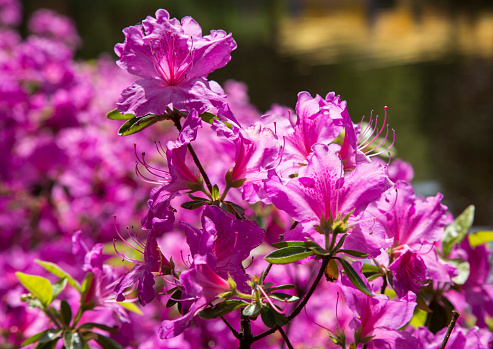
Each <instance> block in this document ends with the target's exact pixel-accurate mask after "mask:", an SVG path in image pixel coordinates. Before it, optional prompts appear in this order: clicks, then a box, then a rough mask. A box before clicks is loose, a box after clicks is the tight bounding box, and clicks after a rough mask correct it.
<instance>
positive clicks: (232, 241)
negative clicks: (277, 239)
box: [158, 206, 264, 339]
mask: <svg viewBox="0 0 493 349" xmlns="http://www.w3.org/2000/svg"><path fill="white" fill-rule="evenodd" d="M202 225H203V229H197V228H194V227H193V226H191V225H189V224H187V223H182V225H181V226H182V228H183V229H184V230H185V234H186V235H187V243H188V245H189V246H190V252H191V253H192V257H193V262H192V264H191V265H190V269H189V270H187V271H184V272H182V273H181V274H180V280H179V281H180V284H179V286H178V287H180V288H181V290H182V298H181V300H180V301H182V302H183V307H184V308H185V309H188V310H187V312H186V313H185V314H184V315H183V316H181V317H179V318H177V319H175V320H166V321H164V322H163V323H162V324H161V327H160V328H159V331H158V332H159V336H160V337H161V338H163V339H165V338H172V337H175V336H177V335H179V334H180V333H182V332H183V331H184V330H185V329H186V328H187V327H188V326H190V323H191V322H192V320H193V319H194V318H195V317H196V316H197V314H198V313H199V312H200V311H201V310H202V309H204V308H205V307H206V306H208V305H209V304H210V303H211V302H212V301H213V300H214V299H216V297H217V296H219V295H220V294H222V293H225V292H229V291H231V285H230V284H229V283H228V281H226V279H228V278H229V277H230V276H231V277H232V278H233V280H234V281H235V282H236V283H238V287H239V288H240V289H245V288H246V280H247V277H246V275H245V271H244V269H243V267H242V265H241V262H242V261H243V260H244V259H246V258H247V257H248V255H249V254H250V251H251V250H252V249H253V248H255V247H257V246H258V245H260V243H261V242H262V240H263V238H264V231H263V230H262V229H260V228H259V227H258V226H257V225H256V224H255V223H253V222H250V221H246V220H239V219H236V218H233V217H232V216H230V215H229V214H228V213H226V212H224V211H222V210H221V209H220V208H218V207H216V206H207V207H206V208H205V209H204V212H203V215H202Z"/></svg>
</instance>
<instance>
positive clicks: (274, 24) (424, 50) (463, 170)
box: [23, 0, 493, 227]
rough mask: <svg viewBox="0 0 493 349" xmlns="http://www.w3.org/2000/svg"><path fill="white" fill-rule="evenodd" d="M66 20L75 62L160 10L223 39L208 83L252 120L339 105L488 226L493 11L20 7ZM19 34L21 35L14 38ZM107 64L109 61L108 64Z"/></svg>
mask: <svg viewBox="0 0 493 349" xmlns="http://www.w3.org/2000/svg"><path fill="white" fill-rule="evenodd" d="M23 5H24V9H25V19H27V18H28V17H29V15H30V14H31V13H32V12H33V11H35V10H36V9H38V8H42V7H44V8H50V9H54V10H56V11H58V12H59V13H62V14H65V15H67V16H70V17H72V18H73V19H74V20H75V21H76V24H77V28H78V31H79V33H80V35H81V37H82V40H83V46H82V47H81V49H80V50H79V52H78V57H79V58H81V59H90V58H95V57H97V56H98V55H99V54H101V53H103V52H108V53H109V54H112V55H114V54H113V46H114V45H115V44H116V43H118V42H123V40H124V37H123V34H122V33H121V31H122V29H123V28H124V27H127V26H130V25H135V24H137V23H139V22H140V21H141V20H142V19H144V18H145V17H146V16H147V15H152V16H153V15H154V13H155V11H156V10H157V9H158V8H165V9H167V10H168V11H169V12H170V15H171V16H172V17H176V18H182V17H184V16H192V17H193V18H194V19H196V20H197V21H198V22H199V23H200V25H201V26H202V28H203V31H204V33H208V32H209V30H211V29H224V30H226V31H227V32H232V33H233V37H234V38H235V40H236V42H237V43H238V49H237V50H236V51H234V52H233V58H232V61H231V62H230V63H229V64H228V65H227V66H226V67H225V68H223V69H221V70H219V71H217V72H214V73H213V74H211V75H210V76H209V77H210V78H211V79H214V80H216V81H218V82H219V83H223V82H224V81H225V80H227V79H235V80H240V81H244V82H246V83H247V84H248V86H249V94H250V96H251V101H252V103H253V104H255V105H256V106H257V107H258V108H259V110H261V111H265V110H267V109H269V107H270V105H271V104H272V103H279V104H284V105H287V106H290V107H293V108H294V106H295V103H296V100H297V94H298V92H299V91H303V90H306V91H309V92H310V93H311V94H312V95H315V94H320V95H322V96H325V94H327V93H328V92H330V91H335V92H336V93H337V94H340V95H341V98H342V99H345V100H347V101H348V109H349V113H350V115H351V117H352V119H353V121H355V122H358V121H359V120H361V118H362V116H363V115H366V116H367V117H368V116H369V115H370V111H371V110H374V112H375V113H377V114H380V115H382V114H383V108H384V106H385V105H387V106H388V107H389V109H388V111H389V123H390V125H391V127H392V128H394V129H395V130H396V148H397V150H398V156H399V157H400V158H402V159H404V160H406V161H410V162H411V163H412V164H413V166H414V169H415V173H416V175H415V180H414V182H413V184H414V185H415V186H416V190H417V191H418V192H419V193H420V194H423V195H434V194H435V193H436V192H437V191H441V192H443V193H444V195H445V200H444V202H445V204H447V205H448V206H449V208H450V209H451V211H452V213H454V215H457V214H459V213H460V212H462V210H463V209H465V208H466V207H467V206H468V205H469V204H471V203H472V204H475V205H476V220H475V225H476V226H490V227H491V226H493V178H492V177H493V155H492V150H493V142H492V139H493V6H492V4H491V1H477V0H476V1H467V2H466V1H445V0H442V1H420V0H408V1H403V0H401V1H397V0H395V1H392V0H379V1H376V0H367V1H364V0H360V1H356V0H348V1H343V2H341V1H335V0H325V1H324V0H311V1H308V0H307V1H302V0H290V1H280V0H278V1H262V0H243V1H240V0H229V1H218V0H208V1H203V0H193V1H188V0H180V1H176V0H175V1H163V0H160V1H159V0H141V1H137V0H118V1H117V0H24V1H23ZM23 31H24V33H26V29H25V25H24V27H23ZM115 58H116V56H115Z"/></svg>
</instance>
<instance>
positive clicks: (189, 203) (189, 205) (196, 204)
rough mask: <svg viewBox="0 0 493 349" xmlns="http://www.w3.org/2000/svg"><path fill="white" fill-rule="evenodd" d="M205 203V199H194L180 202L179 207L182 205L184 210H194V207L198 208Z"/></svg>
mask: <svg viewBox="0 0 493 349" xmlns="http://www.w3.org/2000/svg"><path fill="white" fill-rule="evenodd" d="M203 205H205V201H203V200H200V201H199V200H194V201H187V202H184V203H183V204H181V207H183V208H184V209H185V210H195V209H196V208H199V207H200V206H203Z"/></svg>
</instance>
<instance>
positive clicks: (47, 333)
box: [21, 328, 62, 347]
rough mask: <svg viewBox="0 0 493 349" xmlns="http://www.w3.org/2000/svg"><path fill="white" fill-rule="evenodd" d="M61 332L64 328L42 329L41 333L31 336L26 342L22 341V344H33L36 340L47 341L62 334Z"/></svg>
mask: <svg viewBox="0 0 493 349" xmlns="http://www.w3.org/2000/svg"><path fill="white" fill-rule="evenodd" d="M61 333H62V330H55V329H51V328H50V329H48V330H44V331H41V332H39V333H36V334H35V335H34V336H31V337H29V338H28V339H26V340H25V341H24V342H22V344H21V346H22V347H23V346H26V345H28V344H33V343H36V342H39V343H47V342H50V341H52V340H54V339H55V338H57V337H58V336H60V334H61Z"/></svg>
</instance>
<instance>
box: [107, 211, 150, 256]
mask: <svg viewBox="0 0 493 349" xmlns="http://www.w3.org/2000/svg"><path fill="white" fill-rule="evenodd" d="M113 222H114V225H115V230H116V233H117V234H118V236H119V237H120V239H122V241H123V242H124V243H125V244H126V245H127V246H129V247H131V248H133V249H134V250H136V251H138V252H140V253H142V254H144V253H143V252H142V251H140V250H139V249H137V248H135V247H134V246H132V245H130V244H129V243H128V242H127V241H126V240H125V239H124V238H123V236H121V234H120V232H119V231H118V228H117V226H116V215H114V216H113ZM127 229H128V228H127ZM115 248H116V247H115Z"/></svg>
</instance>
